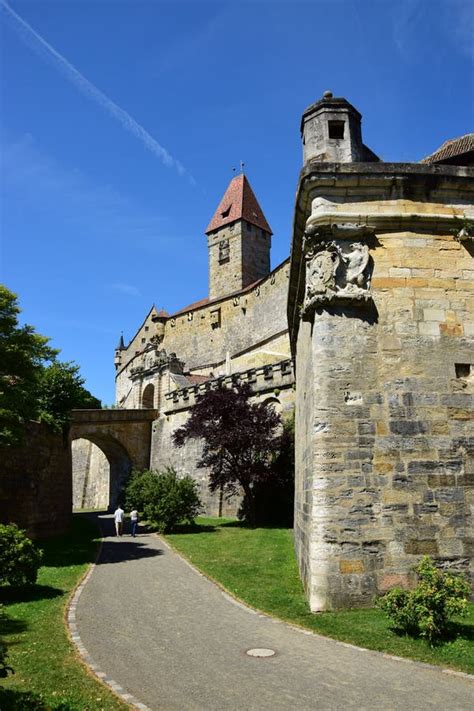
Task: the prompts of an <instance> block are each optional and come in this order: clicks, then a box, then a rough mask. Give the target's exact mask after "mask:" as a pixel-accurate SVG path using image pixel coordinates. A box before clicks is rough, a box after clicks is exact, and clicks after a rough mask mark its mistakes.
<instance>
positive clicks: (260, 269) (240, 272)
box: [206, 174, 272, 299]
mask: <svg viewBox="0 0 474 711" xmlns="http://www.w3.org/2000/svg"><path fill="white" fill-rule="evenodd" d="M206 234H207V238H208V248H209V298H210V299H218V298H220V297H223V296H227V295H228V294H232V293H234V292H237V291H240V290H241V289H243V288H245V287H246V286H248V285H249V284H252V283H253V282H255V281H257V280H258V279H261V278H263V277H265V276H267V274H269V273H270V247H271V235H272V231H271V228H270V225H269V224H268V222H267V220H266V219H265V215H264V214H263V211H262V208H261V207H260V205H259V204H258V201H257V198H256V197H255V195H254V192H253V190H252V188H251V187H250V183H249V181H248V180H247V178H246V176H245V175H243V174H241V175H237V176H236V177H235V178H233V180H231V182H230V183H229V186H228V188H227V190H226V192H225V193H224V197H223V198H222V200H221V201H220V203H219V206H218V208H217V210H216V212H215V213H214V216H213V218H212V220H211V221H210V223H209V225H208V228H207V230H206Z"/></svg>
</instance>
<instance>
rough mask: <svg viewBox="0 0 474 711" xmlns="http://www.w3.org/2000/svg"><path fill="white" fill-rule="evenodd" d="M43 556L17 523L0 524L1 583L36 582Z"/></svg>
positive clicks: (24, 583)
mask: <svg viewBox="0 0 474 711" xmlns="http://www.w3.org/2000/svg"><path fill="white" fill-rule="evenodd" d="M41 557H42V553H41V551H40V550H39V549H38V548H37V547H36V546H35V544H34V543H33V541H32V540H30V539H29V538H28V536H27V535H26V533H25V532H24V531H22V530H21V529H19V528H18V526H16V524H14V523H11V524H8V525H3V524H0V585H1V584H2V583H10V585H27V584H33V583H35V582H36V577H37V575H38V569H39V567H40V565H41Z"/></svg>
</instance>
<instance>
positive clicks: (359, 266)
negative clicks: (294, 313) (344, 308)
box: [303, 229, 372, 313]
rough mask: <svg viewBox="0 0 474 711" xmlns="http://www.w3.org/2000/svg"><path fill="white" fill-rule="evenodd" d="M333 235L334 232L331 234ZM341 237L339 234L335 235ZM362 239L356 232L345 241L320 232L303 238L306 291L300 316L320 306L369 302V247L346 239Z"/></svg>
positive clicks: (358, 231) (349, 233)
mask: <svg viewBox="0 0 474 711" xmlns="http://www.w3.org/2000/svg"><path fill="white" fill-rule="evenodd" d="M333 233H334V231H333ZM335 233H336V234H340V231H337V232H335ZM350 236H354V237H361V236H363V235H362V234H361V231H360V230H359V229H358V230H357V231H354V232H353V233H352V234H351V231H350V230H348V231H347V236H346V234H344V237H346V239H344V238H342V239H333V238H331V237H329V238H328V237H326V236H323V235H322V234H321V233H320V232H317V233H313V234H308V233H306V235H305V243H304V252H305V262H306V288H305V296H304V303H303V313H306V312H308V311H309V310H311V309H312V308H315V307H316V306H318V305H319V304H333V303H341V302H342V303H343V302H351V301H368V300H369V299H370V298H371V294H370V277H371V271H372V269H371V259H370V254H369V247H368V245H367V244H366V243H365V242H363V241H359V240H351V239H347V237H350Z"/></svg>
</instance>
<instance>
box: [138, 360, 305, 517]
mask: <svg viewBox="0 0 474 711" xmlns="http://www.w3.org/2000/svg"><path fill="white" fill-rule="evenodd" d="M236 380H239V381H241V382H248V383H250V385H251V387H252V390H253V392H254V395H253V397H252V400H253V401H256V402H265V401H270V402H272V403H273V406H274V407H275V408H276V410H277V411H278V412H280V413H282V415H283V416H287V415H288V414H289V413H290V412H292V411H293V408H294V391H293V384H294V376H293V368H292V363H291V361H290V360H289V359H288V360H285V361H283V362H280V363H275V364H274V365H265V366H260V367H256V368H252V369H250V370H247V371H245V372H242V373H239V374H236V375H234V376H226V377H222V378H220V379H219V381H220V382H223V383H225V384H227V385H228V386H231V385H232V383H233V382H236ZM217 382H218V381H215V380H214V381H209V382H207V383H203V384H202V385H199V386H194V387H191V388H182V389H180V390H175V391H174V392H171V393H169V394H168V395H167V396H166V401H165V403H164V405H163V414H162V416H161V417H160V418H159V419H158V420H156V421H155V422H154V423H153V434H152V446H151V468H152V469H155V470H156V471H160V470H161V469H163V468H164V467H167V466H171V467H174V468H175V469H176V471H177V472H178V473H179V474H188V475H190V476H192V477H193V479H195V481H196V482H197V483H198V487H199V496H200V498H201V501H202V502H203V505H204V508H205V512H206V515H208V516H219V515H221V516H235V515H236V514H237V511H238V509H239V506H240V502H241V498H240V497H233V498H232V499H230V500H227V499H226V498H222V497H221V496H219V494H218V493H216V494H211V493H210V492H209V486H208V482H209V472H208V470H207V469H205V468H198V467H197V466H196V463H197V462H198V460H199V459H200V457H201V455H202V443H201V442H200V441H199V440H189V441H188V442H187V443H186V445H185V446H183V447H179V448H178V447H175V446H174V444H173V441H172V436H173V433H174V432H175V430H177V429H178V428H179V427H181V426H183V425H184V424H185V422H186V420H187V419H188V416H189V412H190V409H191V407H192V406H193V405H194V403H195V398H196V395H198V394H199V393H204V392H205V391H206V389H207V388H209V387H214V386H215V385H216V384H217Z"/></svg>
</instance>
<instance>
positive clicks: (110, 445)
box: [69, 410, 157, 508]
mask: <svg viewBox="0 0 474 711" xmlns="http://www.w3.org/2000/svg"><path fill="white" fill-rule="evenodd" d="M156 417H157V412H156V410H74V411H73V412H72V419H71V428H70V435H69V436H70V441H71V444H72V442H74V441H76V440H79V439H85V440H89V441H90V442H92V443H93V444H94V445H96V446H97V447H99V449H100V450H101V451H102V452H103V453H104V455H105V457H106V458H107V461H108V464H109V470H110V471H109V472H104V476H106V477H108V483H107V482H104V486H106V487H107V488H108V506H109V508H114V507H115V505H116V504H117V503H118V498H119V496H120V492H121V490H122V488H123V485H124V484H125V482H126V480H127V477H128V475H129V474H130V471H131V470H132V468H137V469H146V468H148V467H149V465H150V442H151V425H152V422H153V420H155V419H156ZM73 477H74V470H73Z"/></svg>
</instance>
